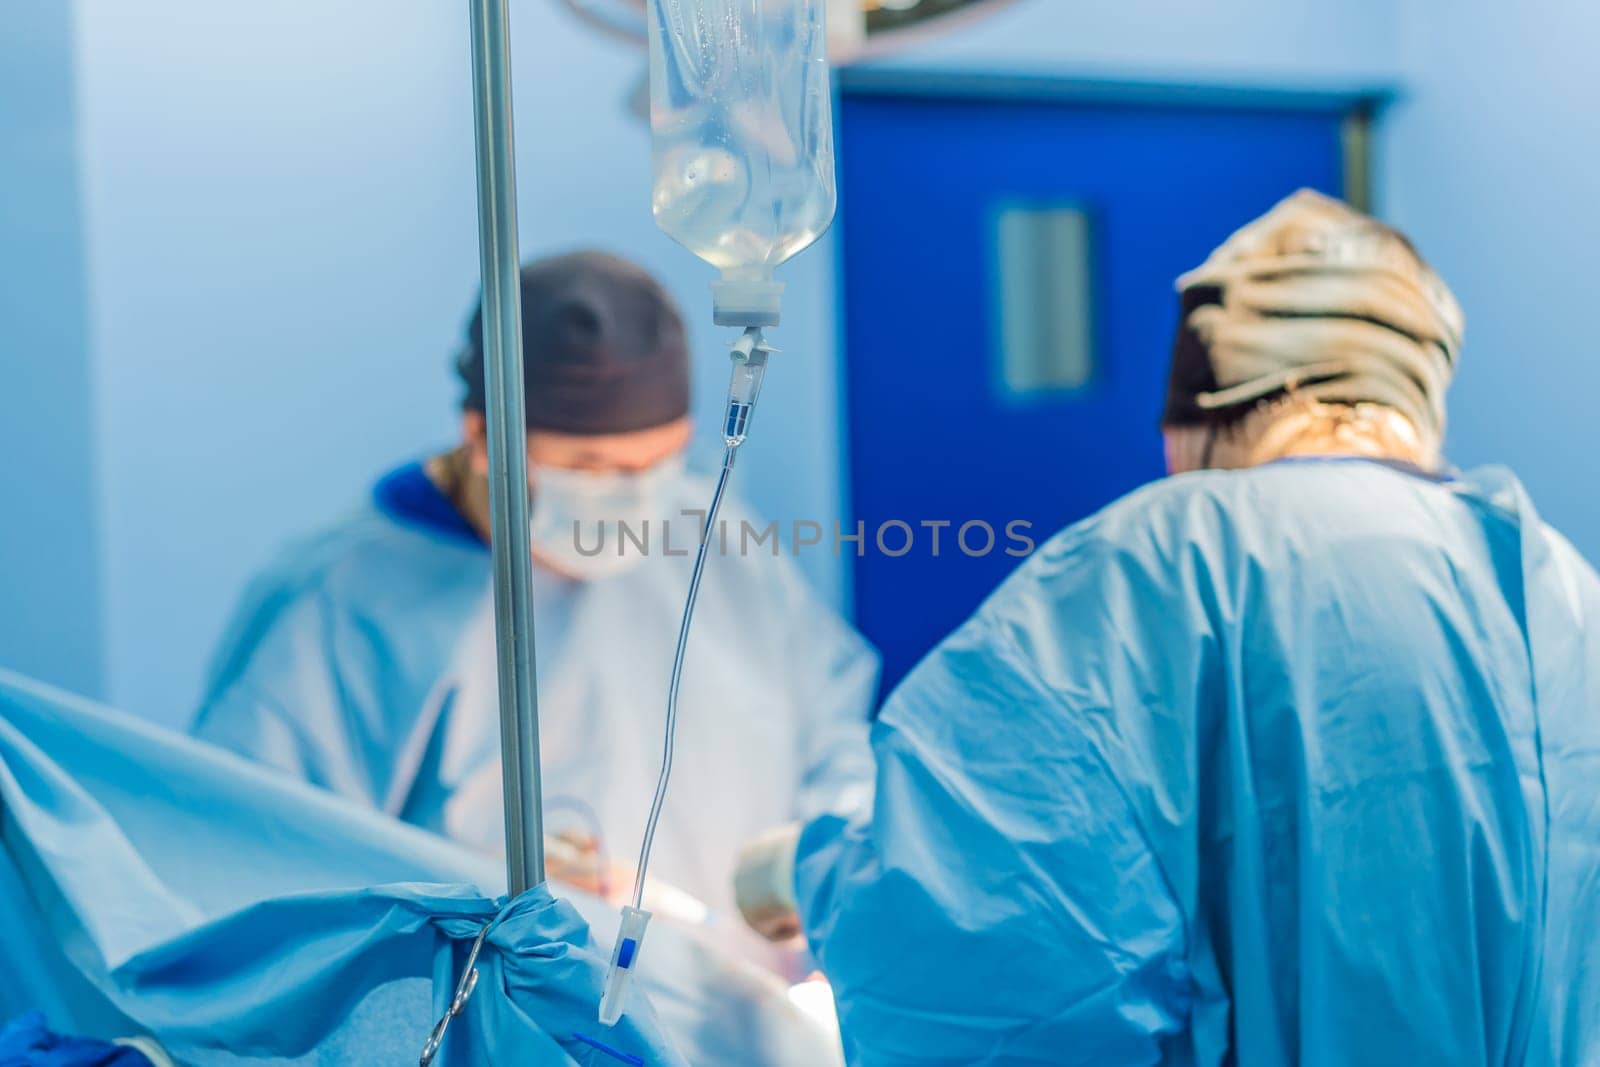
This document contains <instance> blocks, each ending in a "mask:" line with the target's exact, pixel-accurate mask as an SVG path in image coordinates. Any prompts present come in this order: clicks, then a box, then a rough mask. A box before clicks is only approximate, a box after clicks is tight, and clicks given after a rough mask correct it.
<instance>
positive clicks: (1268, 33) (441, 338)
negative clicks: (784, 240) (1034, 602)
mask: <svg viewBox="0 0 1600 1067" xmlns="http://www.w3.org/2000/svg"><path fill="white" fill-rule="evenodd" d="M834 8H836V9H837V10H833V8H831V9H830V11H831V12H832V15H831V17H832V19H833V23H834V34H835V36H836V37H837V38H838V41H837V51H838V59H839V68H838V74H837V79H836V88H837V90H838V104H837V109H838V110H837V116H838V117H837V121H838V129H837V134H838V145H839V167H840V171H839V175H840V194H841V215H840V219H839V221H838V222H837V224H836V225H835V227H834V230H833V232H832V233H831V235H830V236H829V238H828V239H827V240H826V241H825V242H824V243H823V244H822V245H820V246H818V247H817V248H814V249H812V250H811V251H809V252H807V253H805V254H804V255H802V256H801V257H800V258H799V259H798V260H796V261H795V262H794V263H793V264H791V265H790V266H789V267H788V268H787V269H786V270H785V272H784V274H783V277H784V278H785V280H787V281H788V282H789V284H790V288H789V294H788V296H787V298H786V306H785V324H784V326H783V327H782V329H781V330H779V331H777V332H776V334H775V336H774V339H775V341H776V343H777V344H778V345H779V346H780V347H781V348H782V349H783V354H782V355H781V356H779V357H776V359H775V362H774V370H773V372H772V373H771V374H770V375H769V377H768V382H767V386H766V393H765V394H764V400H763V409H762V413H761V426H760V431H759V433H758V434H757V435H756V436H755V438H753V440H752V443H751V445H750V446H749V451H750V456H749V457H748V459H747V460H746V461H744V462H743V463H741V465H740V471H739V479H740V489H741V491H742V492H743V494H744V495H745V496H746V497H747V498H748V499H749V500H751V502H752V503H753V504H754V505H755V506H756V507H757V508H758V509H759V510H760V511H762V512H764V513H766V514H767V515H768V516H771V517H775V518H779V519H782V520H793V519H806V520H812V521H816V522H820V523H822V524H823V525H824V526H825V528H827V529H828V530H829V532H830V536H829V539H828V540H829V543H828V544H827V545H825V546H824V548H823V549H822V550H813V551H809V552H807V553H804V554H802V555H801V562H802V565H803V566H804V568H805V570H806V573H807V574H808V576H809V577H810V578H811V580H812V581H813V582H815V583H816V585H817V587H818V588H819V589H820V590H821V591H822V592H823V594H824V595H825V596H826V597H827V598H828V599H829V600H830V601H832V602H834V603H836V604H839V605H841V606H843V607H844V608H846V609H847V611H849V612H851V613H853V615H854V617H855V618H857V620H858V621H859V623H860V625H861V626H862V627H863V628H864V629H865V630H866V632H867V634H868V636H869V637H871V638H873V639H874V640H875V641H877V642H878V643H879V644H880V645H882V646H883V648H884V651H885V653H886V662H887V666H888V670H889V672H890V674H891V676H897V675H898V674H900V673H902V672H903V671H904V670H905V668H906V667H907V666H908V665H909V664H910V662H912V661H913V660H914V659H915V657H916V656H917V655H919V654H920V653H921V651H923V650H925V649H926V648H927V647H928V646H929V645H930V644H931V643H932V642H933V640H935V639H936V638H937V637H938V636H940V635H941V634H942V633H943V632H944V631H946V630H948V629H949V628H950V627H951V626H952V625H954V623H955V622H957V621H959V619H960V618H961V617H963V616H964V615H965V614H966V613H967V612H969V611H970V610H971V608H972V607H973V605H974V604H975V603H976V602H977V599H978V598H979V597H980V596H981V595H982V593H983V591H985V590H986V589H988V588H990V587H992V586H993V584H994V582H995V581H997V580H998V579H999V578H1000V577H1001V576H1003V574H1004V573H1005V571H1006V570H1007V569H1008V568H1009V567H1010V566H1012V565H1014V564H1015V560H1011V559H1007V558H1004V557H1003V556H999V557H993V556H992V557H989V558H985V559H981V560H965V559H957V560H950V559H949V558H948V557H949V555H950V550H949V547H948V545H947V546H946V549H945V556H946V558H945V559H943V560H935V559H932V558H931V557H930V556H929V555H928V554H927V553H926V552H923V551H921V550H919V551H918V552H916V553H913V554H910V555H908V556H907V557H904V558H902V559H893V558H887V557H885V556H883V555H882V554H879V553H870V554H869V555H868V556H867V557H866V558H863V559H856V558H855V557H854V555H853V554H852V550H851V548H850V546H848V545H847V546H846V551H845V553H844V554H843V555H842V556H836V555H835V554H834V552H833V551H832V550H831V540H832V539H831V531H832V528H833V524H834V523H836V522H841V521H842V522H845V523H846V524H847V525H853V524H854V522H856V521H857V520H860V521H863V522H865V523H867V524H868V530H869V537H870V536H871V534H870V531H871V530H872V529H873V528H874V526H875V524H877V523H881V522H883V521H886V520H889V519H900V520H903V521H906V522H908V523H910V524H912V525H913V526H916V525H917V524H918V523H920V522H922V521H924V520H951V521H953V522H955V523H956V524H957V525H959V524H960V523H961V522H963V521H967V520H972V519H981V520H985V521H988V522H991V523H993V524H995V525H996V526H997V527H999V526H1003V525H1004V523H1005V522H1007V521H1011V520H1013V519H1021V520H1025V521H1028V522H1031V523H1033V524H1034V529H1035V532H1036V534H1038V535H1039V537H1040V539H1041V540H1042V538H1043V536H1044V535H1045V534H1047V533H1048V532H1049V531H1051V530H1053V529H1055V528H1057V527H1059V526H1060V525H1062V524H1063V523H1065V522H1068V521H1071V520H1073V519H1076V518H1078V517H1081V516H1082V515H1083V514H1086V513H1088V512H1089V511H1091V510H1093V509H1094V508H1096V507H1098V506H1100V505H1102V504H1104V503H1106V502H1108V501H1109V500H1111V499H1112V498H1113V497H1115V496H1116V495H1118V494H1120V493H1122V492H1125V491H1126V490H1127V489H1129V488H1132V487H1133V486H1135V485H1137V484H1139V483H1141V482H1143V481H1146V480H1148V479H1150V478H1152V477H1155V476H1157V475H1159V473H1160V464H1161V459H1160V446H1159V439H1158V437H1157V435H1156V432H1155V419H1156V413H1157V411H1158V408H1159V403H1160V394H1161V387H1162V383H1163V381H1164V376H1165V369H1166V361H1167V353H1168V346H1169V344H1170V337H1171V333H1172V329H1173V325H1174V322H1175V318H1176V306H1175V301H1174V299H1173V297H1172V295H1171V282H1172V279H1173V277H1174V276H1175V275H1176V274H1178V273H1179V272H1181V271H1182V270H1184V269H1186V268H1188V267H1190V266H1193V265H1195V264H1196V263H1198V262H1199V260H1200V259H1201V258H1203V256H1204V254H1205V252H1206V251H1207V250H1208V249H1209V248H1210V247H1211V246H1213V245H1214V244H1215V243H1216V242H1217V241H1219V240H1220V239H1221V238H1223V237H1224V236H1225V235H1226V234H1227V233H1228V232H1230V231H1231V230H1232V229H1233V228H1235V227H1236V226H1237V225H1238V224H1240V223H1242V222H1243V221H1245V220H1246V219H1247V218H1249V217H1251V216H1253V215H1254V214H1256V213H1258V212H1260V211H1262V210H1264V209H1265V208H1267V207H1268V206H1270V204H1271V203H1272V202H1273V201H1275V200H1276V199H1278V198H1279V197H1281V196H1283V195H1285V194H1287V193H1289V192H1291V191H1292V190H1293V189H1295V188H1297V187H1299V186H1303V185H1309V186H1314V187H1318V188H1322V189H1325V190H1326V191H1328V192H1332V193H1336V194H1341V195H1344V196H1347V197H1348V198H1350V199H1352V200H1353V201H1356V202H1357V203H1358V204H1360V205H1365V206H1368V207H1370V208H1371V209H1372V210H1375V211H1376V212H1377V213H1379V214H1380V215H1381V216H1383V217H1384V218H1386V219H1388V220H1389V221H1391V222H1393V223H1395V224H1396V225H1398V226H1399V227H1401V228H1402V229H1404V230H1406V231H1407V232H1408V233H1409V234H1410V235H1411V236H1412V237H1413V238H1414V239H1415V240H1416V242H1417V244H1418V245H1419V246H1420V248H1421V250H1422V251H1423V253H1424V254H1425V255H1426V256H1428V257H1429V258H1430V259H1431V260H1432V261H1433V263H1434V264H1435V266H1436V267H1437V268H1438V269H1439V271H1440V272H1441V273H1442V275H1443V276H1444V277H1445V279H1446V280H1447V281H1448V282H1449V283H1450V284H1451V285H1452V286H1453V287H1454V288H1455V290H1456V292H1457V295H1458V296H1459V298H1460V300H1461V303H1462V304H1463V306H1464V307H1465V309H1466V313H1467V319H1468V332H1467V344H1466V349H1465V354H1464V356H1463V360H1462V365H1461V371H1460V376H1459V378H1458V381H1457V384H1456V386H1455V389H1454V392H1453V394H1452V412H1453V421H1452V424H1451V428H1450V436H1449V453H1450V456H1451V458H1452V460H1453V461H1454V462H1455V463H1456V464H1458V465H1460V466H1463V467H1471V466H1476V465H1479V464H1483V463H1506V464H1508V465H1510V466H1512V467H1513V468H1515V469H1516V470H1517V472H1518V473H1519V474H1520V475H1521V477H1522V478H1523V479H1524V481H1525V482H1526V484H1527V485H1528V487H1529V489H1530V490H1531V492H1532V494H1533V496H1534V499H1535V501H1536V503H1537V504H1538V506H1539V508H1540V509H1541V511H1542V512H1543V514H1544V515H1545V516H1546V518H1548V519H1549V520H1551V521H1552V522H1553V523H1554V524H1555V525H1556V526H1558V527H1559V528H1561V529H1562V530H1563V531H1564V532H1566V533H1567V534H1568V536H1570V537H1571V538H1572V539H1573V540H1574V541H1575V542H1576V543H1577V545H1578V547H1579V548H1580V549H1581V550H1582V551H1583V552H1584V553H1585V554H1586V555H1587V556H1588V557H1589V558H1590V559H1591V560H1600V494H1597V493H1596V492H1595V491H1594V485H1595V478H1594V475H1593V473H1592V469H1593V466H1594V464H1595V453H1596V451H1597V445H1600V440H1597V437H1600V431H1597V429H1596V426H1597V420H1596V418H1595V415H1594V399H1593V398H1594V397H1595V396H1596V395H1600V360H1596V359H1595V357H1594V355H1593V353H1592V352H1591V351H1590V348H1591V343H1590V341H1589V338H1588V334H1589V333H1591V332H1592V331H1593V324H1592V322H1591V323H1590V325H1588V326H1586V325H1585V319H1584V316H1585V315H1587V314H1589V312H1590V311H1591V309H1592V308H1593V307H1594V304H1595V301H1594V299H1593V297H1591V296H1589V295H1588V293H1587V287H1588V283H1589V281H1590V271H1589V270H1588V269H1587V268H1588V267H1589V265H1590V264H1591V263H1592V261H1593V258H1594V252H1593V249H1594V248H1595V247H1596V246H1597V245H1600V217H1597V215H1596V212H1595V210H1594V207H1593V201H1594V195H1593V192H1592V187H1593V177H1592V175H1593V173H1594V170H1595V168H1596V166H1597V165H1600V131H1597V129H1596V126H1595V119H1594V116H1593V113H1592V109H1591V108H1589V107H1588V106H1587V104H1588V102H1589V101H1592V100H1593V99H1594V97H1595V91H1596V85H1595V75H1594V74H1593V73H1592V71H1593V66H1592V59H1591V56H1590V54H1589V53H1590V51H1591V49H1589V47H1588V43H1589V42H1592V41H1593V40H1595V39H1596V35H1597V34H1600V8H1597V7H1594V6H1593V5H1577V4H1571V3H1564V2H1560V0H1528V2H1526V3H1523V4H1519V5H1515V6H1514V7H1507V6H1505V5H1504V4H1492V3H1490V2H1489V0H1341V2H1338V3H1330V2H1327V0H1214V2H1212V3H1210V4H1205V5H1197V4H1192V3H1182V2H1178V0H1119V2H1117V3H1101V2H1096V0H1015V2H1013V3H1000V2H992V3H985V2H974V3H959V2H954V0H922V2H921V3H918V2H917V0H898V2H896V3H889V2H888V0H864V2H863V0H842V2H840V3H837V4H835V5H834ZM511 18H512V27H513V32H514V46H513V61H514V78H515V86H516V109H517V112H516V116H517V138H518V144H517V147H518V150H519V154H518V160H517V162H518V170H519V187H520V213H521V224H522V244H523V250H524V252H525V253H527V254H535V253H542V252H547V251H555V250H561V249H568V248H573V247H578V246H596V247H601V248H605V249H608V250H611V251H614V252H617V253H620V254H623V255H626V256H629V257H631V258H633V259H636V260H638V261H639V262H641V263H642V264H644V265H645V266H646V267H648V268H649V269H651V270H653V271H655V272H656V273H658V274H659V275H660V276H661V277H662V278H663V279H664V280H665V281H666V282H667V284H668V285H669V287H670V288H671V290H672V291H673V292H674V293H675V294H676V296H677V297H678V299H679V300H681V301H682V303H683V305H684V308H685V311H686V315H687V318H688V321H689V323H690V326H691V329H692V331H693V341H694V344H695V348H696V351H697V354H698V358H699V360H700V370H701V374H700V376H699V380H698V382H697V395H698V397H699V401H698V403H697V413H698V415H699V421H700V423H701V424H702V425H703V426H704V425H707V424H714V423H715V422H716V417H717V412H718V410H719V408H720V401H721V397H722V395H723V391H724V381H725V379H724V375H725V373H726V371H725V367H726V348H725V341H726V338H724V337H723V336H722V333H723V332H724V331H717V330H714V329H713V328H712V327H711V325H710V311H709V304H710V301H709V292H708V289H707V283H708V282H709V281H710V280H711V277H712V272H711V271H710V270H709V269H708V268H706V267H705V266H704V265H703V264H701V263H700V262H699V261H698V260H696V259H695V258H694V257H693V256H691V255H690V254H689V253H687V252H685V251H683V250H682V249H680V248H678V247H677V246H675V245H673V244H672V243H671V242H670V241H669V240H668V239H666V238H665V237H663V236H661V235H660V234H659V233H658V231H657V230H656V228H655V226H654V225H653V223H652V220H651V217H650V210H649V184H650V170H649V133H648V128H647V126H646V125H645V122H644V120H643V119H642V117H641V115H640V113H639V99H640V86H641V83H642V79H643V74H644V53H643V51H642V49H641V48H640V47H639V45H638V43H637V42H636V41H635V40H634V39H633V35H634V33H635V32H636V28H637V12H636V10H635V8H634V6H633V5H632V4H631V3H630V2H629V0H513V3H512V10H511ZM471 122H472V115H471V101H470V98H469V95H468V52H467V13H466V8H465V6H464V5H462V4H459V3H455V2H445V0H414V2H412V3H408V4H403V5H396V4H392V3H379V2H377V0H345V2H342V3H339V4H325V3H312V2H310V0H279V2H277V3H273V4H254V5H246V4H218V3H215V2H206V0H147V2H145V3H141V4H137V5H134V4H127V3H123V2H120V0H8V2H7V3H6V4H5V5H4V6H3V7H0V604H3V605H4V610H3V611H0V665H4V666H7V667H11V668H14V669H17V670H19V671H21V672H23V673H25V674H30V675H33V676H36V677H39V678H41V679H43V680H45V681H49V682H53V683H56V684H59V685H63V686H66V687H68V688H70V689H73V690H76V691H79V692H83V693H87V694H89V695H91V696H94V697H98V698H101V699H104V700H107V701H109V702H110V703H112V704H114V705H117V706H120V707H124V708H127V709H130V710H133V711H135V712H138V713H140V714H143V715H146V716H149V717H151V718H154V719H157V720H159V721H162V722H167V723H170V724H174V725H180V724H182V723H184V722H186V721H187V719H188V717H189V716H190V715H191V714H192V711H193V708H194V704H195V702H196V700H197V699H198V695H199V691H200V684H201V678H202V675H203V672H204V669H205V664H206V660H207V657H208V655H209V652H210V649H211V648H212V646H213V645H214V643H215V641H216V639H217V636H218V634H219V631H220V629H221V627H222V625H223V623H224V621H225V619H226V617H227V615H228V612H229V611H230V609H231V607H232V606H233V604H234V602H235V601H236V599H237V597H238V596H239V593H240V591H241V589H242V586H243V583H244V582H245V580H246V578H247V576H248V575H249V574H250V573H251V572H252V571H254V570H256V569H257V568H259V567H260V566H261V564H262V563H263V562H264V561H265V560H266V559H267V558H268V557H269V556H270V555H271V553H272V552H273V550H274V549H275V548H277V547H278V546H280V545H281V544H282V543H283V542H284V541H285V540H286V539H287V538H289V537H292V536H294V535H296V534H300V533H304V532H306V531H308V530H311V529H314V528H316V527H318V526H319V525H322V524H324V523H326V522H328V521H330V520H331V519H333V518H335V517H337V516H338V515H340V514H342V513H343V512H345V511H347V510H348V509H350V508H352V507H354V506H356V505H357V504H358V503H359V502H360V501H361V500H362V499H363V498H364V496H365V495H366V494H367V492H368V491H369V488H370V485H371V483H372V481H373V479H374V478H376V477H377V476H378V475H379V474H381V473H382V472H383V471H385V470H387V469H389V468H390V467H393V466H394V465H396V464H397V463H399V462H402V461H404V460H406V459H408V458H413V457H416V456H419V455H421V454H423V453H426V452H428V451H431V450H434V449H437V448H442V447H445V446H448V445H449V444H451V443H452V441H453V439H454V437H455V434H456V432H457V416H456V404H457V400H458V397H459V391H458V387H457V385H456V382H455V380H454V378H453V376H452V373H451V370H450V366H451V357H452V355H453V354H454V352H455V351H456V348H457V347H458V345H459V343H460V339H461V336H462V330H463V327H464V323H465V319H466V316H467V313H468V311H469V309H470V307H471V304H472V302H473V300H474V298H475V293H476V289H477V271H478V259H477V247H476V215H475V203H474V183H473V154H472V126H471Z"/></svg>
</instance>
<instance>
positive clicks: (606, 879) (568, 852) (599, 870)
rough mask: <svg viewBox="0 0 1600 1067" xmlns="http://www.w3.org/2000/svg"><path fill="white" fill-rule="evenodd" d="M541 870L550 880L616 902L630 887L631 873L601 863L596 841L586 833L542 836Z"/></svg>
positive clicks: (598, 843) (603, 860) (631, 883)
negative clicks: (542, 860) (542, 861)
mask: <svg viewBox="0 0 1600 1067" xmlns="http://www.w3.org/2000/svg"><path fill="white" fill-rule="evenodd" d="M544 862H545V873H546V874H547V875H548V876H549V877H550V878H551V879H552V880H554V881H557V882H562V883H565V884H566V885H570V886H572V887H573V888H574V889H581V890H583V891H584V892H585V893H592V894H594V895H595V896H597V897H600V898H601V899H603V900H607V901H610V902H611V903H613V904H614V903H617V901H618V900H620V899H622V898H623V897H624V896H626V895H627V893H628V892H629V891H630V890H631V889H632V888H633V872H632V871H626V870H622V869H621V868H619V867H617V866H616V865H615V864H611V863H607V862H605V859H604V857H602V856H601V854H600V842H599V841H597V840H595V838H594V837H593V836H592V835H590V834H583V833H576V832H571V831H569V832H566V833H561V834H552V835H546V837H545V839H544Z"/></svg>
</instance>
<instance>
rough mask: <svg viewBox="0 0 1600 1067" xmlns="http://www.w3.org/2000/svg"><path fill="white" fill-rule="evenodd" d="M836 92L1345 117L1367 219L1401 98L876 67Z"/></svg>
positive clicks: (1352, 187)
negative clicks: (1385, 138)
mask: <svg viewBox="0 0 1600 1067" xmlns="http://www.w3.org/2000/svg"><path fill="white" fill-rule="evenodd" d="M834 86H835V92H837V93H838V94H839V95H840V96H868V97H872V96H876V97H915V98H917V99H921V100H995V101H1004V102H1007V103H1017V102H1031V103H1061V104H1089V105H1096V106H1101V107H1104V106H1112V107H1130V108H1146V107H1161V108H1183V107H1193V108H1202V109H1207V110H1215V109H1218V108H1240V109H1242V110H1251V111H1263V110H1270V111H1309V112H1316V113H1322V114H1334V115H1342V116H1344V130H1343V137H1342V139H1343V156H1344V195H1345V199H1346V200H1348V201H1349V202H1350V206H1351V207H1354V208H1356V209H1357V210H1358V211H1366V212H1372V211H1373V210H1374V207H1375V199H1374V187H1375V184H1376V183H1375V182H1374V168H1375V166H1376V159H1375V153H1374V151H1373V135H1374V131H1375V128H1376V125H1377V122H1378V120H1379V119H1380V118H1381V117H1382V114H1383V112H1384V111H1385V110H1386V109H1387V108H1388V107H1389V105H1390V104H1392V103H1394V101H1395V100H1396V99H1397V97H1398V92H1397V91H1396V90H1395V88H1394V87H1393V86H1390V85H1384V84H1355V85H1348V86H1327V85H1307V86H1295V85H1281V86H1272V85H1242V84H1241V85H1234V84H1228V83H1225V82H1219V83H1202V82H1195V83H1187V82H1177V81H1172V82H1165V81H1135V80H1118V79H1110V78H1088V77H1083V76H1080V75H1068V74H1061V75H1054V74H1006V73H998V72H989V71H954V70H938V69H935V68H918V67H907V68H900V67H877V66H849V67H842V68H840V69H839V70H837V71H835V73H834ZM846 210H848V206H847V207H846Z"/></svg>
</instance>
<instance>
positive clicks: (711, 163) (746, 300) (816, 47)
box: [650, 0, 836, 325]
mask: <svg viewBox="0 0 1600 1067" xmlns="http://www.w3.org/2000/svg"><path fill="white" fill-rule="evenodd" d="M825 6H826V0H650V16H651V17H650V127H651V133H652V138H653V143H654V188H653V196H652V201H653V204H652V206H653V210H654V213H655V219H656V224H657V225H658V226H660V227H661V229H662V230H663V231H665V232H666V233H667V235H668V236H670V237H672V238H673V239H674V240H676V241H677V242H678V243H679V244H682V245H683V246H684V247H685V248H687V249H689V251H691V252H693V253H694V254H695V255H697V256H699V257H700V258H701V259H703V260H705V261H706V262H707V263H709V264H711V265H712V266H714V267H717V268H719V269H720V270H721V271H722V274H723V281H722V282H721V283H719V284H718V285H716V286H714V287H713V288H714V290H715V292H716V298H717V313H718V321H719V322H723V323H725V324H726V325H761V324H763V323H762V322H760V321H758V320H759V319H760V318H761V316H762V314H763V310H765V311H766V312H770V314H771V315H772V318H771V319H770V320H769V321H768V323H766V324H771V323H775V322H776V309H777V303H778V294H779V293H780V292H781V286H779V285H777V284H776V283H774V282H773V281H772V272H773V269H774V268H775V267H777V266H778V265H779V264H781V263H783V262H784V261H786V260H788V259H789V258H790V257H792V256H794V255H795V254H796V253H798V252H800V251H801V250H802V249H804V248H806V247H807V246H809V245H810V244H811V243H812V242H813V241H815V240H816V239H817V238H818V237H820V236H821V235H822V234H823V232H824V231H826V230H827V228H828V225H829V223H831V222H832V221H833V213H834V206H835V201H836V194H835V188H834V168H833V115H832V102H833V101H832V94H831V92H830V89H829V86H828V49H827V33H826V30H825V28H824V25H823V8H824V7H825Z"/></svg>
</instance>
